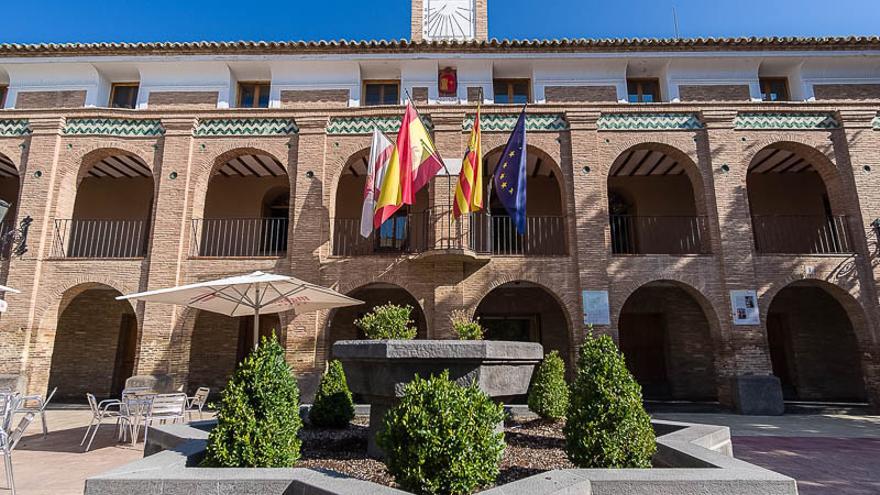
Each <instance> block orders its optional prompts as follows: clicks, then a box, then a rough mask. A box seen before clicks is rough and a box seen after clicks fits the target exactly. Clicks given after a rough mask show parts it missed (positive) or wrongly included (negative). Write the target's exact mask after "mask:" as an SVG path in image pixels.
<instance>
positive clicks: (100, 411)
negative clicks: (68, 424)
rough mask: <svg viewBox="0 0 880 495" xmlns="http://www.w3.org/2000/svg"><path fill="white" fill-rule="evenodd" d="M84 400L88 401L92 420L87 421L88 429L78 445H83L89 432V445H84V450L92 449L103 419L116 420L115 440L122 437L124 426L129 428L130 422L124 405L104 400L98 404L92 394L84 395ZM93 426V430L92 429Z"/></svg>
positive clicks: (116, 401)
mask: <svg viewBox="0 0 880 495" xmlns="http://www.w3.org/2000/svg"><path fill="white" fill-rule="evenodd" d="M86 399H88V401H89V409H90V410H91V412H92V419H91V421H89V427H88V428H86V433H85V435H83V439H82V441H81V442H80V443H79V444H80V445H82V444H84V443H85V441H86V438H87V437H88V436H89V431H91V432H92V438H91V439H89V444H88V445H86V450H85V451H86V452H88V451H89V449H91V448H92V442H93V441H94V440H95V435H96V434H97V433H98V428H100V427H101V423H103V422H104V420H105V419H110V420H114V419H115V420H116V435H117V438H118V437H121V436H122V434H123V432H124V431H125V430H124V428H125V427H126V426H129V428H130V427H131V421H130V419H129V416H128V413H127V411H126V408H125V404H123V403H122V401H120V400H117V399H106V400H102V401H101V402H98V400H97V399H95V396H94V395H92V394H86ZM93 426H94V429H92V427H93Z"/></svg>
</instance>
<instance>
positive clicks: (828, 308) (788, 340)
mask: <svg viewBox="0 0 880 495" xmlns="http://www.w3.org/2000/svg"><path fill="white" fill-rule="evenodd" d="M843 297H851V296H849V295H843ZM767 341H768V345H769V348H770V360H771V362H772V364H773V374H774V375H776V376H777V377H778V378H779V380H780V382H782V390H783V395H784V397H785V398H786V399H787V400H805V401H820V402H828V401H851V402H865V401H867V400H868V397H867V391H866V388H865V379H864V375H863V372H862V366H861V364H862V356H861V352H860V350H859V342H858V339H857V337H856V331H855V329H854V324H853V316H852V315H851V314H849V312H848V309H847V308H846V307H844V305H843V304H841V303H840V301H838V299H837V298H836V297H835V296H834V295H832V293H831V292H830V291H829V289H828V288H827V287H826V286H825V284H817V283H814V282H811V281H798V282H794V283H792V284H789V285H787V286H786V287H784V288H783V289H781V290H780V291H779V292H778V293H776V295H775V296H774V297H773V300H772V301H771V302H770V306H769V308H768V311H767Z"/></svg>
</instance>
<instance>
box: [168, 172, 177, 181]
mask: <svg viewBox="0 0 880 495" xmlns="http://www.w3.org/2000/svg"><path fill="white" fill-rule="evenodd" d="M168 178H169V179H171V180H174V179H176V178H177V172H171V173H170V174H168Z"/></svg>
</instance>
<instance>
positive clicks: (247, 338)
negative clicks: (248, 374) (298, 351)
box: [187, 311, 287, 393]
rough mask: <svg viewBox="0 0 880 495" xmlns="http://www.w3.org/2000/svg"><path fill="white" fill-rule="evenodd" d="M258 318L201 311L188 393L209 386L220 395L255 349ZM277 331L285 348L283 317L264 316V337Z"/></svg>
mask: <svg viewBox="0 0 880 495" xmlns="http://www.w3.org/2000/svg"><path fill="white" fill-rule="evenodd" d="M253 332H254V318H253V317H252V316H240V317H235V318H233V317H231V316H226V315H221V314H217V313H211V312H210V311H198V313H197V314H196V315H195V323H194V325H193V329H192V334H191V335H192V337H191V340H190V352H189V368H188V369H189V374H188V376H187V392H188V393H193V392H195V390H196V389H197V388H199V387H208V388H210V389H211V392H212V393H214V392H219V391H220V390H222V389H223V387H225V386H226V382H228V381H229V378H230V377H231V376H232V374H233V373H234V372H235V368H236V367H237V366H238V363H240V362H241V361H242V359H244V358H245V357H246V356H247V355H248V354H250V352H251V350H252V349H253V342H254V333H253ZM273 332H275V334H276V336H277V337H278V342H279V343H281V345H282V346H284V345H285V343H286V342H287V339H286V335H285V333H286V332H285V329H284V327H282V326H281V320H280V317H279V315H277V314H271V315H261V316H260V336H261V337H269V336H271V335H272V333H273Z"/></svg>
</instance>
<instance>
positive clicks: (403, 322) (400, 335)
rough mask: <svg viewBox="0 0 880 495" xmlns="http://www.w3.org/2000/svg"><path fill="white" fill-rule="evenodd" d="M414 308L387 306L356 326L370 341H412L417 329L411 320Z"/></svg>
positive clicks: (376, 310) (379, 307) (389, 304)
mask: <svg viewBox="0 0 880 495" xmlns="http://www.w3.org/2000/svg"><path fill="white" fill-rule="evenodd" d="M411 314H412V306H398V305H396V304H391V303H388V304H385V305H383V306H376V307H375V308H373V311H371V312H370V313H368V314H366V315H364V316H363V318H360V319H358V320H355V322H354V324H355V325H357V327H358V328H360V329H361V330H363V331H364V333H365V334H366V335H367V338H368V339H370V340H412V339H414V338H416V327H414V326H412V325H413V323H414V322H413V321H412V320H411V319H410V315H411Z"/></svg>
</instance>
